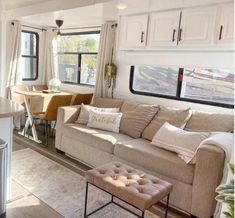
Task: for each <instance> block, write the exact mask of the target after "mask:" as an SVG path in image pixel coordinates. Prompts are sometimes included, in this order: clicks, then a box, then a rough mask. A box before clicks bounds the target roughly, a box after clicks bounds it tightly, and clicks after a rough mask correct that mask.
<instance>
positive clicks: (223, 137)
mask: <svg viewBox="0 0 235 218" xmlns="http://www.w3.org/2000/svg"><path fill="white" fill-rule="evenodd" d="M233 137H234V135H233V134H232V133H225V132H214V133H212V134H211V136H210V137H209V138H207V139H205V140H203V141H202V142H201V144H200V145H199V147H198V148H197V150H198V149H199V148H200V147H202V146H203V145H215V146H218V147H220V148H221V149H223V150H224V152H225V163H224V170H223V178H222V180H221V183H226V181H227V176H228V164H229V163H230V161H232V160H233V147H234V140H233ZM196 153H197V152H195V155H194V157H193V158H192V160H191V161H190V162H191V163H195V161H196ZM221 207H222V205H221V204H219V203H217V206H216V210H215V214H214V217H215V218H217V217H218V218H219V217H220V213H221Z"/></svg>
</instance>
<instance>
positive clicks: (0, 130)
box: [0, 97, 24, 200]
mask: <svg viewBox="0 0 235 218" xmlns="http://www.w3.org/2000/svg"><path fill="white" fill-rule="evenodd" d="M23 113H24V107H23V106H21V105H19V104H17V103H15V102H13V101H10V100H8V99H6V98H2V97H0V139H1V140H3V141H4V142H6V144H7V146H6V164H7V167H6V176H7V190H6V191H7V193H6V194H7V196H6V197H7V200H10V198H11V153H12V144H13V129H14V125H13V123H14V122H13V117H14V116H20V115H21V114H23Z"/></svg>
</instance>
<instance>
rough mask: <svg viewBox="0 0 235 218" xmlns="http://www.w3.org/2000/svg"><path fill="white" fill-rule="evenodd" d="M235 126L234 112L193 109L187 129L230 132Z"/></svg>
mask: <svg viewBox="0 0 235 218" xmlns="http://www.w3.org/2000/svg"><path fill="white" fill-rule="evenodd" d="M233 127H234V117H233V114H219V113H206V112H200V111H193V113H192V116H191V118H190V119H189V121H188V122H187V124H186V126H185V130H188V131H195V132H203V131H204V132H215V131H219V132H230V131H232V130H233Z"/></svg>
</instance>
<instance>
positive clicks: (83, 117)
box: [76, 104, 119, 124]
mask: <svg viewBox="0 0 235 218" xmlns="http://www.w3.org/2000/svg"><path fill="white" fill-rule="evenodd" d="M90 110H96V111H103V112H110V113H118V112H119V108H98V107H93V106H91V105H84V104H81V110H80V114H79V116H78V119H77V121H76V123H79V124H87V123H88V120H89V111H90Z"/></svg>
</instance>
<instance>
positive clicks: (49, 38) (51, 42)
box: [43, 28, 58, 84]
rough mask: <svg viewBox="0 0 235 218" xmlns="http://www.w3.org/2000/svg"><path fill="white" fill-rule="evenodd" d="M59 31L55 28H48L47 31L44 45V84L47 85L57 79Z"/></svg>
mask: <svg viewBox="0 0 235 218" xmlns="http://www.w3.org/2000/svg"><path fill="white" fill-rule="evenodd" d="M56 37H57V31H56V30H54V29H53V28H47V31H45V44H44V65H43V68H44V69H43V72H44V73H43V82H44V83H45V84H47V83H48V81H49V80H50V79H52V78H57V74H58V70H57V66H58V61H57V40H56Z"/></svg>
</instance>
